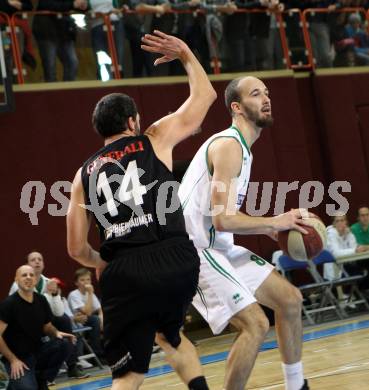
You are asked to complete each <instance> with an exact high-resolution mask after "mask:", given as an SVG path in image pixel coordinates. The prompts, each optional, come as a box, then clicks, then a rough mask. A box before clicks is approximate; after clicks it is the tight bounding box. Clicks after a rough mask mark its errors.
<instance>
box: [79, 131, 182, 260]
mask: <svg viewBox="0 0 369 390" xmlns="http://www.w3.org/2000/svg"><path fill="white" fill-rule="evenodd" d="M82 183H83V188H84V193H85V203H86V208H87V209H88V210H89V211H91V212H92V213H93V215H94V217H95V220H96V224H97V227H98V229H99V233H100V240H101V247H100V254H101V257H102V258H103V259H104V260H106V261H110V260H112V259H113V258H114V256H115V255H116V254H117V252H121V251H122V250H125V249H132V248H134V247H138V246H142V245H148V244H152V243H155V242H158V241H162V240H166V239H169V238H173V237H188V235H187V233H186V228H185V222H184V218H183V212H182V208H181V206H180V202H179V198H178V195H177V192H178V185H179V183H177V182H175V181H174V177H173V174H172V172H170V170H169V169H168V168H167V167H166V166H165V164H164V163H163V162H162V161H160V160H159V159H158V158H157V156H156V154H155V152H154V149H153V147H152V145H151V142H150V140H149V138H148V137H147V136H144V135H141V136H136V137H122V138H120V139H118V140H117V141H115V142H112V143H111V144H109V145H106V146H104V147H103V148H102V149H100V150H99V151H98V152H96V153H95V154H94V155H93V156H92V157H90V158H89V159H88V160H87V161H86V162H85V163H84V164H83V167H82Z"/></svg>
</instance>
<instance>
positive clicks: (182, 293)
mask: <svg viewBox="0 0 369 390" xmlns="http://www.w3.org/2000/svg"><path fill="white" fill-rule="evenodd" d="M199 271H200V260H199V257H198V254H197V251H196V249H195V247H194V245H193V243H192V241H190V240H189V239H188V238H185V237H178V238H171V239H168V240H165V241H161V242H158V243H155V244H151V245H147V246H144V247H138V248H135V249H130V250H124V251H121V252H119V254H118V255H117V257H116V258H115V259H114V260H113V261H111V262H110V263H109V264H108V266H107V267H106V268H105V270H104V272H103V273H102V275H101V278H100V287H101V295H102V308H103V313H104V349H105V354H106V359H107V361H108V363H109V365H110V367H111V370H112V375H113V379H114V378H118V377H121V376H123V375H124V374H126V373H128V372H130V371H132V372H137V373H145V372H147V371H148V368H149V363H150V357H151V352H152V347H153V344H154V339H155V333H156V332H160V333H163V334H164V336H165V337H166V339H167V340H168V342H169V343H170V344H171V345H172V346H173V347H174V348H176V347H178V345H179V344H180V342H181V338H180V334H179V331H180V329H181V327H182V326H183V323H184V317H185V314H186V310H187V308H188V305H189V304H190V303H191V301H192V298H193V296H194V295H195V294H196V288H197V284H198V278H199Z"/></svg>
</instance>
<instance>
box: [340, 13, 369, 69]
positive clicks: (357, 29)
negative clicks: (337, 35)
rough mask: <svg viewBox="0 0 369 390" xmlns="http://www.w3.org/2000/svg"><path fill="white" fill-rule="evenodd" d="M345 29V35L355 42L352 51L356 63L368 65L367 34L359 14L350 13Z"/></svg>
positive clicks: (368, 45) (368, 43) (368, 44)
mask: <svg viewBox="0 0 369 390" xmlns="http://www.w3.org/2000/svg"><path fill="white" fill-rule="evenodd" d="M345 30H346V34H347V37H348V38H352V39H353V40H354V42H355V44H354V52H355V57H356V58H357V63H358V65H369V36H368V34H367V33H366V31H365V28H364V27H363V23H362V20H361V16H360V15H359V14H351V15H350V16H349V18H348V24H347V25H346V27H345Z"/></svg>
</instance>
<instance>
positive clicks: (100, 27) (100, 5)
mask: <svg viewBox="0 0 369 390" xmlns="http://www.w3.org/2000/svg"><path fill="white" fill-rule="evenodd" d="M89 4H90V8H91V11H92V12H94V13H95V12H96V13H101V14H108V13H111V14H110V22H111V25H112V28H113V37H114V43H115V48H116V53H117V60H118V64H119V65H120V67H121V74H122V75H123V65H124V36H125V31H124V23H123V17H122V15H120V14H119V13H118V12H116V11H118V10H116V9H115V8H114V7H113V1H112V0H91V1H90V2H89ZM90 24H91V43H92V50H93V51H94V54H95V59H96V66H97V74H98V78H99V79H100V80H101V79H102V75H101V70H100V66H101V65H109V64H106V63H105V64H103V63H102V60H101V58H100V54H99V53H100V52H103V53H105V54H106V56H108V57H109V58H110V50H109V45H108V37H107V32H106V31H105V30H104V27H105V24H104V19H103V17H102V16H101V15H97V16H96V17H94V18H91V19H90ZM110 60H111V59H110ZM109 71H110V65H109ZM111 78H112V77H111Z"/></svg>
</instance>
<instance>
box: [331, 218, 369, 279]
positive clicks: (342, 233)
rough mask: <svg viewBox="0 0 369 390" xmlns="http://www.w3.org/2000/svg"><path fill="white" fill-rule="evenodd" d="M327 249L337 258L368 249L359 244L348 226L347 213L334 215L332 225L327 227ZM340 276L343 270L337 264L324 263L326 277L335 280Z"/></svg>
mask: <svg viewBox="0 0 369 390" xmlns="http://www.w3.org/2000/svg"><path fill="white" fill-rule="evenodd" d="M327 249H328V250H329V251H330V252H331V253H332V255H333V256H334V257H336V258H337V257H342V256H349V255H353V254H354V253H361V252H365V251H366V250H367V249H366V247H365V245H358V244H357V242H356V238H355V236H354V235H353V234H352V233H351V230H350V228H349V227H348V221H347V217H346V215H342V216H335V217H333V223H332V225H331V226H328V227H327ZM340 276H341V272H340V270H339V268H338V267H337V265H336V264H334V263H328V264H324V278H325V279H328V280H333V279H337V278H339V277H340Z"/></svg>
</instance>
